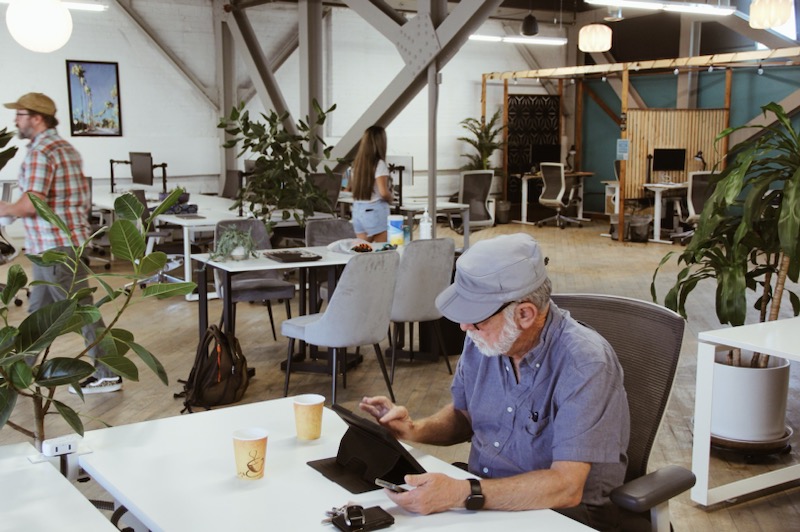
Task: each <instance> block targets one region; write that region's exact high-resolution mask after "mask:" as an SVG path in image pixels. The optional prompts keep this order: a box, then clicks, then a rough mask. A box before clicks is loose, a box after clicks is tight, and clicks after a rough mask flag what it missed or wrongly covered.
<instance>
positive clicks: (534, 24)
mask: <svg viewBox="0 0 800 532" xmlns="http://www.w3.org/2000/svg"><path fill="white" fill-rule="evenodd" d="M519 32H520V33H521V34H522V35H525V36H526V37H531V36H533V35H536V34H537V33H539V22H538V21H537V20H536V17H534V16H533V0H531V2H530V10H529V11H528V15H527V16H526V17H525V18H524V19H522V27H521V28H520V31H519Z"/></svg>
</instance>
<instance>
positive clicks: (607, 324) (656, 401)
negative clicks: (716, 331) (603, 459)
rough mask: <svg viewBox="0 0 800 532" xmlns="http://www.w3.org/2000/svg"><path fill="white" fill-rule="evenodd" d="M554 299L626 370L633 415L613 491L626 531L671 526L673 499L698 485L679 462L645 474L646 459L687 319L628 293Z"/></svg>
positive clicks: (558, 296) (675, 363)
mask: <svg viewBox="0 0 800 532" xmlns="http://www.w3.org/2000/svg"><path fill="white" fill-rule="evenodd" d="M552 300H553V301H554V302H555V303H556V305H558V306H559V307H560V308H562V309H565V310H568V311H569V312H570V314H571V315H572V317H573V318H575V319H576V320H578V321H580V322H582V323H584V324H585V325H588V326H589V327H591V328H593V329H594V330H596V331H597V332H598V333H600V334H601V335H602V336H603V337H604V338H605V339H606V340H608V343H610V344H611V347H613V348H614V351H616V353H617V357H618V358H619V362H620V364H621V365H622V370H623V371H624V372H625V390H626V391H627V393H628V405H629V407H630V414H631V437H630V442H629V443H628V469H627V472H626V475H625V484H623V485H622V486H620V487H618V488H616V489H614V490H613V491H612V492H611V500H612V501H613V502H614V503H615V504H616V505H617V506H618V507H620V508H621V509H622V511H621V518H622V530H650V529H651V528H650V527H651V524H652V530H666V531H668V530H670V521H669V500H670V499H671V498H673V497H675V496H677V495H679V494H681V493H683V492H684V491H686V490H688V489H689V488H691V487H692V486H694V483H695V476H694V474H693V473H692V472H691V471H689V470H687V469H685V468H683V467H680V466H677V465H669V466H666V467H663V468H661V469H659V470H657V471H653V472H652V473H650V474H647V462H648V460H649V458H650V450H651V449H652V447H653V442H654V441H655V438H656V434H657V433H658V428H659V426H660V425H661V420H662V418H663V417H664V412H665V411H666V408H667V402H668V399H669V396H670V392H671V391H672V385H673V381H674V379H675V370H676V368H677V366H678V359H679V358H680V352H681V341H682V340H683V329H684V325H685V321H684V319H683V318H681V317H680V316H679V315H678V314H677V313H675V312H673V311H671V310H669V309H667V308H665V307H662V306H659V305H656V304H654V303H650V302H648V301H640V300H637V299H631V298H627V297H619V296H609V295H599V294H557V295H553V296H552ZM656 524H657V525H658V527H656V526H655V525H656Z"/></svg>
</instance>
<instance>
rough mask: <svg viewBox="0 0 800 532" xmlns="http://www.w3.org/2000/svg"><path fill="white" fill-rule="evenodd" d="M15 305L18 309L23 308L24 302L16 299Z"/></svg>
mask: <svg viewBox="0 0 800 532" xmlns="http://www.w3.org/2000/svg"><path fill="white" fill-rule="evenodd" d="M14 304H15V305H16V306H18V307H21V306H22V300H21V299H20V298H16V299H14Z"/></svg>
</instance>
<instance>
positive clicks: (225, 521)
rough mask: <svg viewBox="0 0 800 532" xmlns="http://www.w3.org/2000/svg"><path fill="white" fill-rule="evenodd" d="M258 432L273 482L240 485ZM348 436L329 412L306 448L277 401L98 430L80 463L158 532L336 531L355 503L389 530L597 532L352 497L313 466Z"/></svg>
mask: <svg viewBox="0 0 800 532" xmlns="http://www.w3.org/2000/svg"><path fill="white" fill-rule="evenodd" d="M250 426H259V427H264V428H266V429H267V430H268V431H269V441H268V444H267V458H266V464H265V474H264V478H263V479H260V480H252V481H249V480H242V479H239V478H237V477H236V475H235V473H234V460H233V444H232V442H231V433H232V432H233V431H234V430H235V429H238V428H242V427H250ZM346 427H347V426H346V425H345V423H344V421H342V420H341V419H340V418H339V417H338V416H337V415H336V414H335V413H334V412H333V411H331V410H328V409H327V408H326V409H325V411H324V413H323V417H322V437H321V438H320V439H318V440H314V441H299V440H297V438H296V437H295V428H294V413H293V402H292V398H286V399H276V400H272V401H263V402H259V403H253V404H248V405H239V406H233V407H228V408H220V409H217V410H212V411H208V412H199V413H196V414H191V415H185V416H176V417H170V418H163V419H157V420H153V421H145V422H142V423H134V424H131V425H123V426H119V427H112V428H107V429H99V430H94V431H89V432H87V433H86V437H85V439H84V445H85V446H87V447H88V448H89V449H90V450H91V452H89V453H87V454H82V455H81V456H80V459H79V460H80V464H81V466H82V467H83V468H84V469H85V470H86V471H87V472H88V473H89V474H90V475H91V476H92V478H93V479H95V480H96V481H97V482H98V483H100V484H101V485H102V486H103V487H104V488H105V489H106V490H108V492H109V493H111V495H112V496H113V497H114V498H115V499H116V500H117V501H119V502H120V503H122V504H123V505H125V507H127V508H128V510H130V512H131V513H132V514H133V515H134V516H135V517H136V518H137V519H138V520H139V521H141V523H142V524H143V526H144V527H147V528H149V529H150V530H153V531H161V530H167V531H173V530H231V531H236V532H249V531H258V532H263V531H265V530H302V531H315V530H320V531H327V530H331V531H333V530H335V529H334V528H332V527H330V526H329V525H328V526H323V525H321V524H320V521H321V520H322V519H323V518H324V517H325V511H326V510H329V509H330V508H331V507H333V506H336V507H338V506H341V505H343V504H345V503H347V502H350V501H352V502H355V503H357V504H361V505H362V506H364V507H365V508H366V507H369V506H376V505H378V506H381V507H382V508H383V509H384V510H386V511H387V512H389V513H390V514H392V515H393V516H394V518H395V524H394V525H393V526H392V527H391V528H389V529H387V530H389V531H398V532H402V531H429V530H430V531H441V530H458V531H459V532H461V531H463V532H472V531H474V532H485V531H486V530H492V529H495V530H500V529H504V530H558V531H559V532H571V531H587V530H590V529H589V528H587V527H585V526H584V525H581V524H580V523H577V522H576V521H572V520H571V519H569V518H567V517H564V516H563V515H561V514H559V513H557V512H554V511H552V510H531V511H526V512H499V511H490V510H487V511H481V512H468V511H466V510H452V511H449V512H444V513H439V514H434V515H428V516H421V515H416V514H412V513H410V512H406V511H405V510H403V509H402V508H400V507H398V506H396V505H395V504H394V503H393V502H392V501H391V500H390V499H389V498H388V497H387V496H386V494H385V493H384V492H383V490H377V491H370V492H367V493H362V494H357V495H356V494H352V493H350V492H349V491H347V490H346V489H344V488H342V487H341V486H339V485H338V484H336V483H334V482H331V481H329V480H328V479H327V478H325V477H324V476H322V474H320V473H319V472H317V471H316V470H315V469H312V468H311V467H310V466H308V465H307V464H306V463H307V462H309V461H312V460H318V459H323V458H330V457H332V456H336V454H337V450H338V448H339V442H340V440H341V438H342V435H343V434H344V432H345V430H346ZM409 450H410V452H411V454H412V455H413V456H414V457H415V458H416V459H417V460H418V461H419V462H420V464H421V465H422V466H423V467H424V468H426V469H427V470H428V471H438V472H443V473H447V474H448V475H450V476H452V477H455V478H463V479H466V478H469V477H471V476H472V475H470V474H469V473H467V472H466V471H463V470H461V469H458V468H456V467H454V466H451V465H449V464H447V463H445V462H443V461H441V460H439V459H437V458H435V457H433V456H430V455H428V454H425V453H424V452H422V451H421V450H419V449H414V448H409ZM144 529H145V528H143V527H142V528H137V530H144Z"/></svg>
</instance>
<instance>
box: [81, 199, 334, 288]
mask: <svg viewBox="0 0 800 532" xmlns="http://www.w3.org/2000/svg"><path fill="white" fill-rule="evenodd" d="M120 194H122V193H120ZM120 194H111V193H109V192H97V193H96V194H95V196H94V197H93V198H92V202H93V203H94V204H95V205H96V206H97V207H99V208H101V209H108V210H113V208H114V200H115V199H116V198H117V197H118V196H119V195H120ZM148 203H150V202H149V201H148ZM154 203H157V202H154ZM189 203H191V204H194V205H197V213H196V214H197V215H198V216H200V217H199V218H194V217H188V218H187V217H184V216H181V215H177V214H162V215H160V216H159V217H158V221H159V222H161V223H166V224H172V225H176V226H179V227H181V228H182V229H183V279H184V280H185V281H191V280H192V260H191V256H192V240H193V239H194V235H195V234H196V233H199V232H211V231H214V229H215V228H216V226H217V222H221V221H223V220H234V219H238V218H240V216H239V213H238V212H237V211H236V210H232V209H233V205H234V200H232V199H228V198H223V197H220V196H207V195H205V194H192V195H191V196H190V198H189ZM282 215H283V211H280V212H278V211H276V212H273V213H272V217H273V218H274V221H275V225H274V226H275V227H294V226H297V222H296V221H295V220H294V218H290V219H289V220H286V221H284V220H281V217H282ZM332 217H333V215H332V214H329V213H324V212H315V213H314V214H313V215H312V216H310V217H309V218H308V219H310V220H318V219H325V218H332ZM244 218H252V215H251V214H250V213H247V212H245V213H244ZM207 297H212V298H213V297H216V294H215V293H209V294H207ZM196 298H197V295H196V294H189V295H187V296H186V299H191V300H194V299H196Z"/></svg>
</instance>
